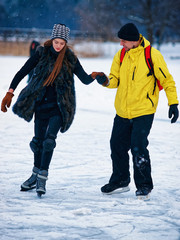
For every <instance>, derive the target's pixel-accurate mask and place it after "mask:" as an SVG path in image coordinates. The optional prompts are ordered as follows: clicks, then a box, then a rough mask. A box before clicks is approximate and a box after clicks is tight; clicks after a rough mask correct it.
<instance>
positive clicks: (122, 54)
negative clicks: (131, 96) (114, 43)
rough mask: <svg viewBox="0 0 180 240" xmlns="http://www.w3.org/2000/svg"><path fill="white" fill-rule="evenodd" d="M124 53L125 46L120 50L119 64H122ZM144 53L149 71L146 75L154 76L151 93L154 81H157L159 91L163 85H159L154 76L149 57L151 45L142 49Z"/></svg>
mask: <svg viewBox="0 0 180 240" xmlns="http://www.w3.org/2000/svg"><path fill="white" fill-rule="evenodd" d="M125 53H126V50H125V48H123V49H122V50H121V56H120V66H121V64H122V61H123V58H124V55H125ZM144 55H145V60H146V64H147V66H148V68H149V73H148V75H147V76H149V75H153V76H154V78H155V85H154V90H153V93H154V91H155V88H156V82H157V85H158V87H159V91H161V90H162V89H163V87H162V86H161V84H160V81H159V80H158V79H157V78H156V76H155V75H154V68H153V63H152V59H151V45H149V46H147V47H146V48H145V49H144Z"/></svg>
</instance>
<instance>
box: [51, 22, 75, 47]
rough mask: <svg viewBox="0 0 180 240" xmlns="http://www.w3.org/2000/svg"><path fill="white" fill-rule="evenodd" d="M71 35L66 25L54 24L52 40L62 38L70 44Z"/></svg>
mask: <svg viewBox="0 0 180 240" xmlns="http://www.w3.org/2000/svg"><path fill="white" fill-rule="evenodd" d="M69 33H70V29H69V28H68V27H66V25H65V24H61V23H59V24H54V27H53V30H52V34H51V39H52V40H53V39H55V38H61V39H64V40H65V41H66V42H68V40H69Z"/></svg>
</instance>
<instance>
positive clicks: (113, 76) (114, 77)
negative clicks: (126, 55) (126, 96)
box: [107, 50, 121, 88]
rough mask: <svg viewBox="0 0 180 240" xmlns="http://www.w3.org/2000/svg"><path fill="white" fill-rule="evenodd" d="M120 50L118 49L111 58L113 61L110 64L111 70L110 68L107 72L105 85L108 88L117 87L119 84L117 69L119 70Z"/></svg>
mask: <svg viewBox="0 0 180 240" xmlns="http://www.w3.org/2000/svg"><path fill="white" fill-rule="evenodd" d="M120 52H121V50H120V51H118V52H117V53H116V54H115V56H114V58H113V62H112V65H111V70H110V74H109V80H110V82H109V85H108V86H107V87H108V88H117V87H118V85H119V81H120V79H119V71H120Z"/></svg>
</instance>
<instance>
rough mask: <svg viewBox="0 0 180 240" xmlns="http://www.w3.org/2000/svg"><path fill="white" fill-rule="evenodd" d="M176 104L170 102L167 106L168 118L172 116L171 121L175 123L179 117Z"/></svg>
mask: <svg viewBox="0 0 180 240" xmlns="http://www.w3.org/2000/svg"><path fill="white" fill-rule="evenodd" d="M177 106H178V104H172V105H170V107H169V118H172V116H173V118H172V119H171V123H175V122H176V121H177V119H178V117H179V110H178V108H177Z"/></svg>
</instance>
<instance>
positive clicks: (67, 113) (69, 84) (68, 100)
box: [13, 47, 77, 132]
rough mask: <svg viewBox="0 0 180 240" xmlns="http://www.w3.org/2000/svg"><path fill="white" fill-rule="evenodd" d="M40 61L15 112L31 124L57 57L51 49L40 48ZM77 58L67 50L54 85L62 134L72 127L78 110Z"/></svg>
mask: <svg viewBox="0 0 180 240" xmlns="http://www.w3.org/2000/svg"><path fill="white" fill-rule="evenodd" d="M38 51H39V54H40V55H41V57H40V60H39V62H38V64H37V66H36V68H35V70H34V73H33V76H32V78H31V80H30V82H29V83H28V85H27V86H26V87H25V88H24V89H23V90H22V91H21V92H20V94H19V96H18V99H17V101H16V103H15V104H14V106H13V112H14V113H15V114H17V115H18V116H19V117H21V118H23V119H25V120H26V121H28V122H30V121H31V119H32V118H33V114H34V109H35V105H36V102H37V101H41V100H42V98H43V96H44V94H45V90H46V89H45V88H46V87H43V83H44V81H45V80H46V79H47V77H48V75H49V74H50V72H51V71H52V69H53V66H54V63H55V61H56V56H55V55H54V54H53V53H52V52H51V50H50V47H44V48H43V47H40V48H39V50H38ZM76 61H77V57H76V56H75V55H74V53H73V52H72V51H71V50H70V49H69V48H67V50H66V53H65V56H64V60H63V65H62V69H61V71H60V73H59V74H58V76H57V77H56V79H55V81H54V84H55V88H56V92H57V104H58V107H59V110H60V112H61V115H62V119H63V126H62V128H61V129H60V131H61V132H65V131H67V130H68V129H69V127H70V126H71V124H72V122H73V119H74V115H75V109H76V98H75V87H74V78H73V71H74V68H75V64H76Z"/></svg>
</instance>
